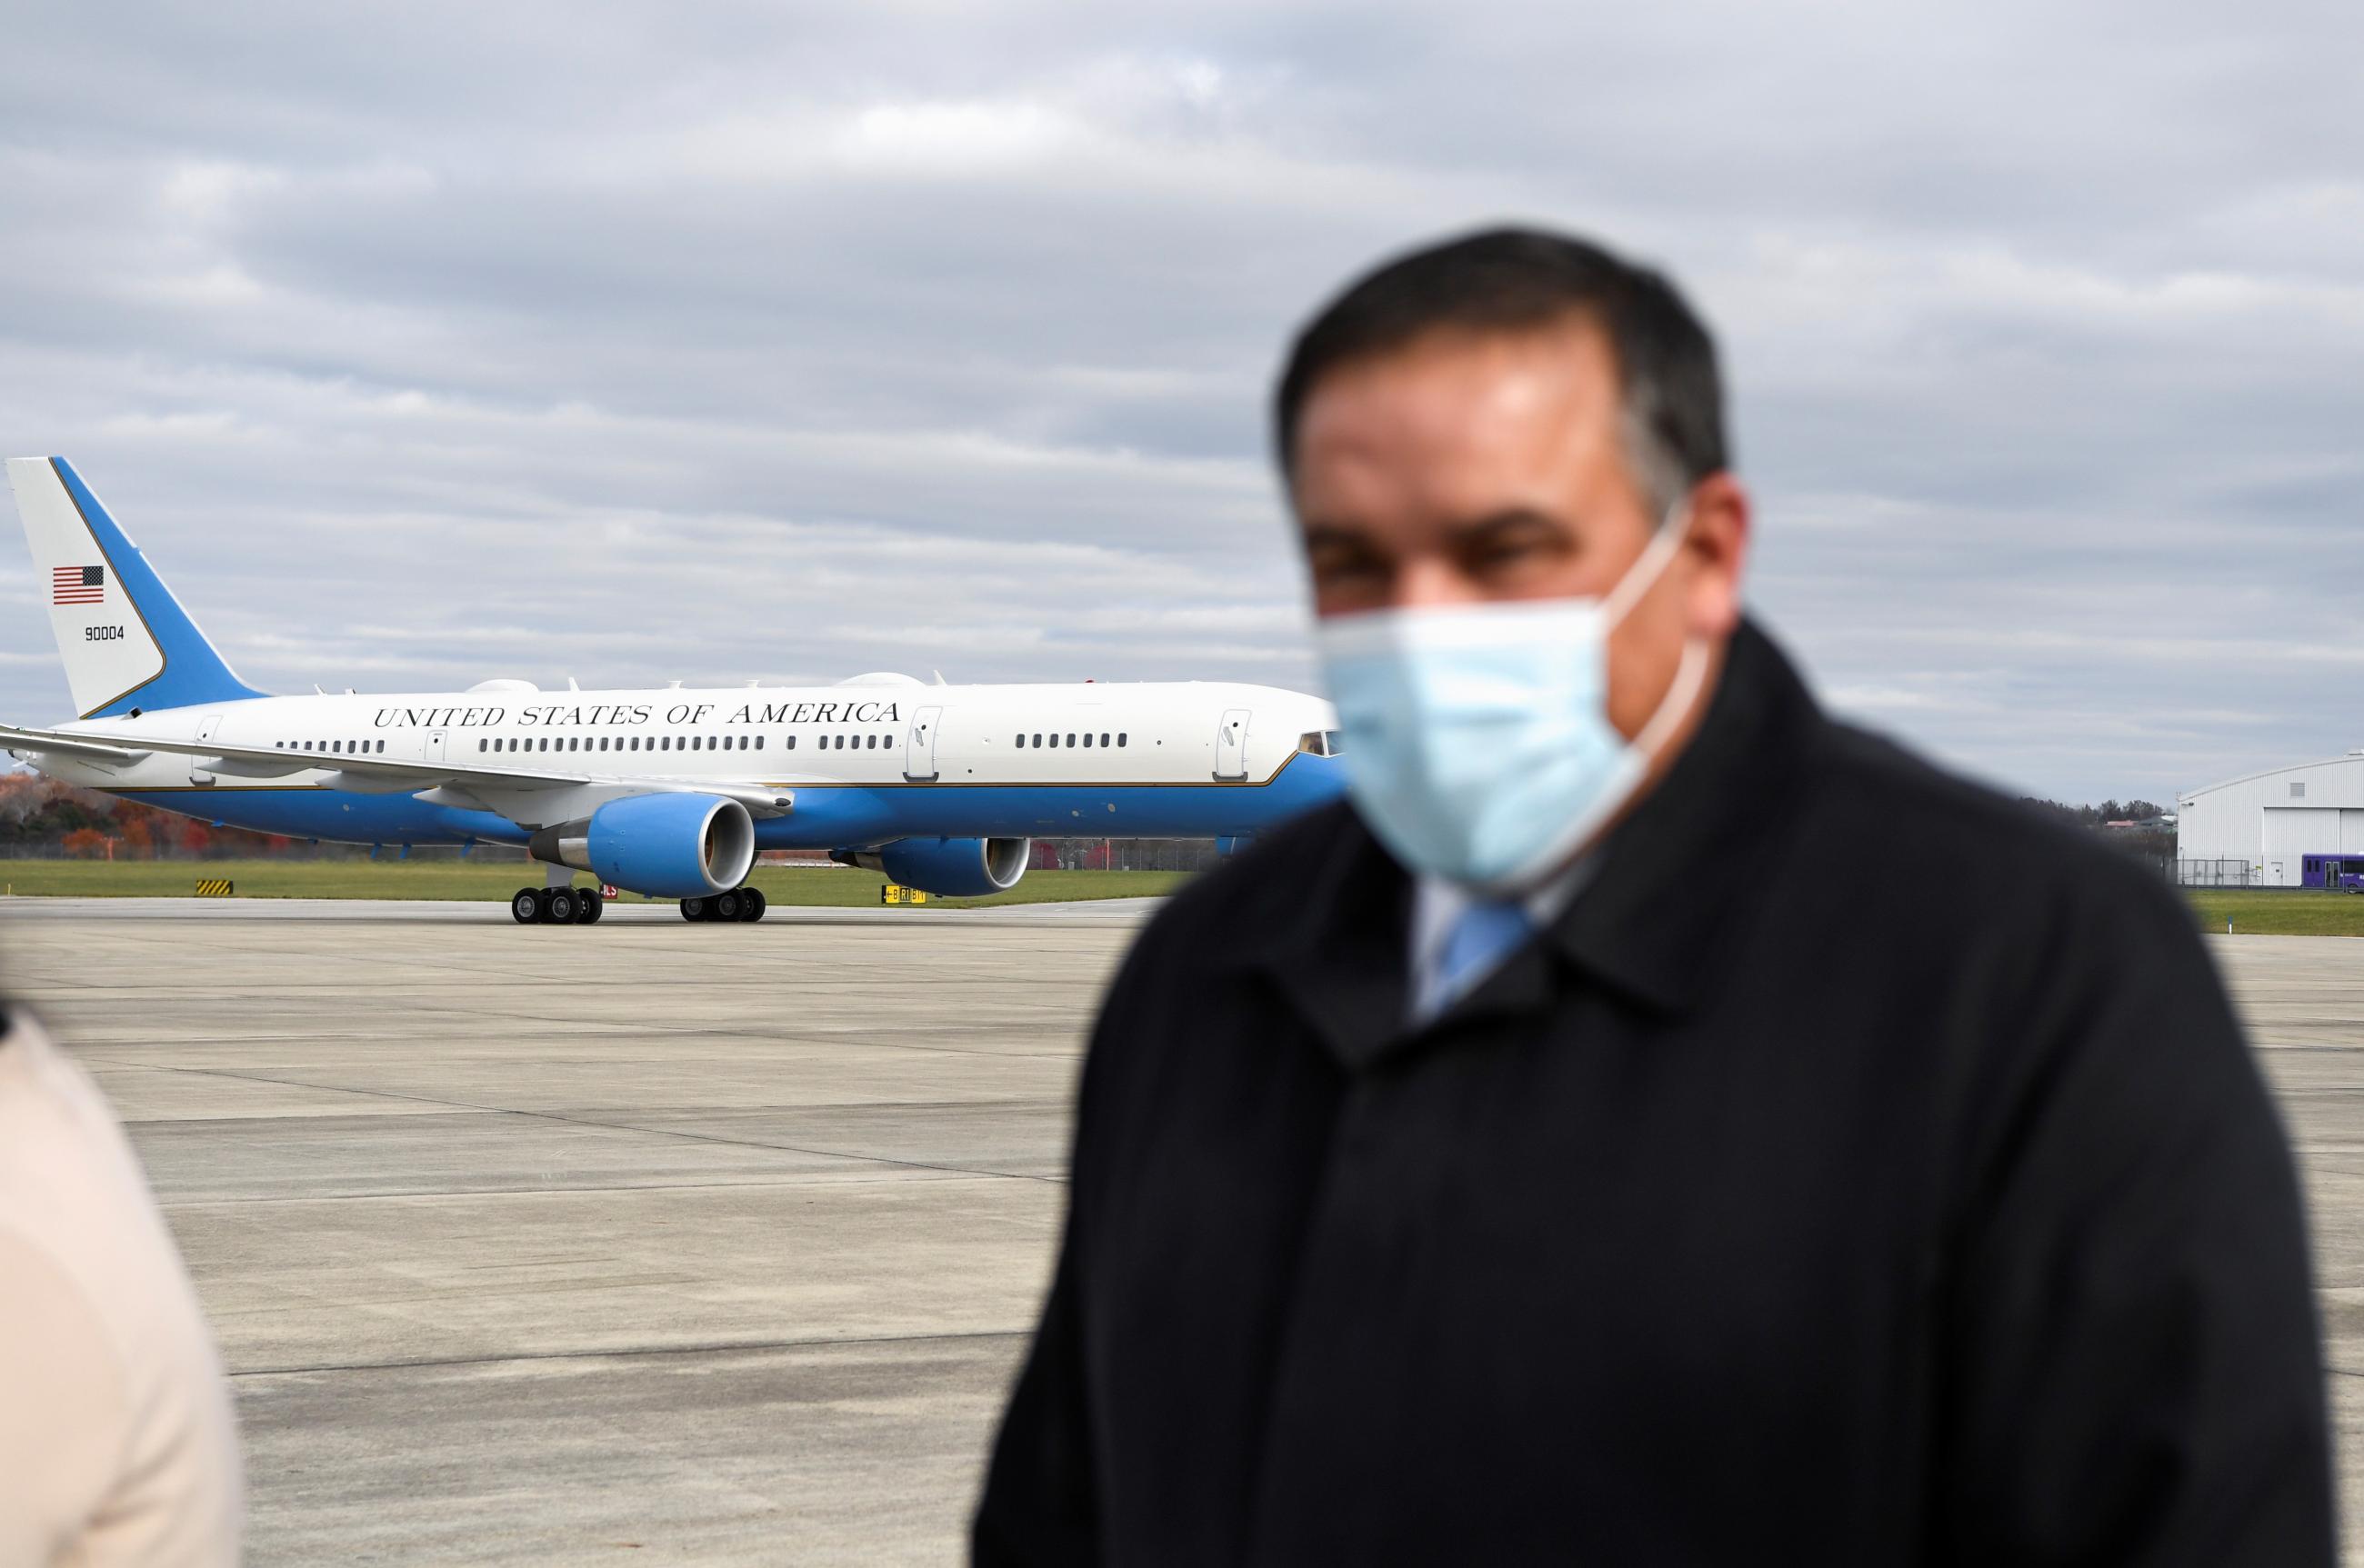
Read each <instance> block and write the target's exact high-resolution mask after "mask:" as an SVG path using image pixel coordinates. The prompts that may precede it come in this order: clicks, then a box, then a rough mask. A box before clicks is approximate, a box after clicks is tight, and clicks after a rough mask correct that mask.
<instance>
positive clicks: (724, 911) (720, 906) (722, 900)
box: [713, 888, 747, 920]
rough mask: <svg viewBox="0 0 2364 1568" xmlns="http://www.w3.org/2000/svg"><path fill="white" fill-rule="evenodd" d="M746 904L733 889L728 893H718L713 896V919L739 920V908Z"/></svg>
mask: <svg viewBox="0 0 2364 1568" xmlns="http://www.w3.org/2000/svg"><path fill="white" fill-rule="evenodd" d="M746 902H747V901H746V900H745V899H744V898H742V897H741V896H740V895H739V893H738V890H737V889H735V888H734V889H732V890H731V891H730V892H729V893H718V894H716V895H714V916H713V917H714V918H715V919H717V920H735V919H737V918H739V910H740V907H741V906H742V905H744V904H745V903H746Z"/></svg>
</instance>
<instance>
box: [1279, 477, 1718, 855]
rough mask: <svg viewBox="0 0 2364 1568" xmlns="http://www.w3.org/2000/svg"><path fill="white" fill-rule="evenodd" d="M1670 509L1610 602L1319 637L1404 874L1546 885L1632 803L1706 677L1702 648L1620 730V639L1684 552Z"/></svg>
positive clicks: (1370, 798)
mask: <svg viewBox="0 0 2364 1568" xmlns="http://www.w3.org/2000/svg"><path fill="white" fill-rule="evenodd" d="M1689 520H1690V514H1689V508H1688V507H1687V506H1686V507H1678V508H1677V509H1676V510H1674V511H1672V512H1669V513H1668V514H1667V518H1666V521H1665V522H1664V523H1662V524H1661V525H1660V526H1659V528H1658V530H1657V532H1656V534H1655V535H1654V536H1653V537H1652V538H1651V540H1650V543H1649V546H1648V548H1646V549H1645V550H1644V551H1643V552H1642V555H1641V558H1640V559H1639V560H1637V561H1635V562H1634V564H1633V565H1632V566H1631V567H1630V568H1628V569H1627V571H1626V573H1625V575H1624V576H1623V577H1622V578H1621V579H1619V581H1618V583H1617V585H1616V586H1615V587H1614V588H1612V589H1611V590H1610V592H1609V594H1608V595H1607V596H1606V597H1603V598H1599V599H1538V600H1521V601H1517V602H1514V603H1489V604H1482V605H1474V606H1455V607H1453V608H1449V609H1411V610H1376V611H1371V612H1369V613H1366V614H1363V615H1353V616H1338V617H1333V618H1332V619H1329V620H1326V621H1323V622H1321V623H1320V625H1319V627H1318V628H1316V634H1315V635H1316V639H1317V643H1318V646H1319V649H1320V651H1321V662H1322V664H1323V666H1324V667H1325V669H1326V670H1327V671H1328V673H1329V678H1330V697H1331V701H1332V702H1333V703H1335V704H1336V705H1337V708H1338V721H1339V728H1340V729H1341V730H1342V731H1343V732H1344V741H1345V746H1344V753H1345V755H1344V762H1345V765H1346V784H1347V789H1348V792H1349V793H1350V794H1351V795H1353V797H1354V801H1355V807H1356V809H1358V810H1359V811H1360V812H1361V813H1362V817H1363V820H1364V821H1365V822H1366V823H1368V824H1369V825H1370V828H1371V830H1372V831H1373V832H1374V833H1376V834H1377V835H1378V838H1379V840H1380V842H1382V843H1384V844H1385V845H1386V846H1387V847H1388V851H1389V852H1391V853H1392V854H1393V855H1394V856H1395V857H1396V859H1397V860H1398V861H1399V862H1401V863H1402V864H1403V865H1405V866H1406V867H1408V868H1410V869H1411V870H1414V871H1419V872H1426V873H1431V874H1433V875H1435V876H1441V877H1445V878H1448V879H1450V880H1452V881H1454V882H1457V883H1461V884H1466V885H1467V886H1470V887H1474V888H1478V889H1479V890H1481V891H1483V892H1488V893H1493V894H1513V893H1518V892H1522V891H1524V890H1526V889H1527V888H1530V887H1532V886H1533V885H1534V884H1536V883H1538V882H1540V881H1541V880H1543V879H1544V878H1545V877H1548V876H1549V875H1550V874H1551V873H1553V872H1555V871H1556V870H1558V869H1559V867H1560V866H1561V865H1563V864H1564V863H1566V862H1567V860H1568V859H1569V858H1570V857H1571V856H1573V855H1574V854H1575V853H1576V851H1578V850H1579V849H1581V848H1582V847H1583V846H1584V844H1585V843H1586V842H1587V841H1588V840H1590V839H1591V838H1592V836H1593V835H1594V834H1595V833H1597V832H1599V831H1600V827H1601V825H1602V824H1603V823H1605V822H1607V821H1608V820H1609V819H1610V818H1611V817H1613V816H1614V815H1615V814H1616V813H1617V811H1618V809H1619V808H1620V807H1621V806H1623V805H1624V804H1625V803H1626V802H1627V801H1628V800H1630V799H1631V798H1633V795H1634V791H1635V790H1636V789H1638V788H1639V787H1640V786H1641V784H1642V781H1643V779H1644V778H1645V776H1646V774H1647V773H1648V770H1649V763H1650V758H1651V757H1652V756H1654V755H1655V754H1656V751H1657V748H1658V747H1659V745H1661V744H1662V743H1663V742H1664V740H1665V737H1666V733H1667V731H1668V730H1670V729H1672V728H1674V726H1675V725H1676V724H1678V723H1679V722H1680V721H1681V719H1682V717H1683V715H1684V714H1686V713H1687V712H1689V708H1690V706H1691V702H1692V700H1693V699H1694V698H1695V697H1696V696H1697V695H1698V694H1699V688H1700V684H1701V681H1702V680H1703V679H1704V678H1705V675H1706V673H1707V649H1706V646H1705V645H1704V644H1702V643H1699V642H1696V641H1695V642H1692V643H1689V644H1688V645H1687V646H1686V647H1685V648H1684V650H1683V660H1682V663H1681V665H1680V667H1679V668H1678V670H1677V671H1676V673H1675V679H1674V681H1673V683H1672V684H1670V685H1669V686H1668V687H1667V695H1666V696H1665V697H1664V698H1663V699H1661V701H1660V702H1659V705H1658V711H1657V712H1656V714H1655V715H1654V716H1653V717H1651V719H1650V722H1649V723H1648V724H1647V725H1646V726H1645V727H1644V728H1643V730H1642V733H1641V734H1640V735H1638V736H1636V737H1635V738H1634V740H1632V741H1628V740H1626V739H1625V737H1624V736H1622V735H1621V734H1619V733H1618V731H1617V728H1616V727H1615V726H1614V725H1612V724H1611V723H1610V722H1609V632H1610V628H1612V627H1614V626H1615V625H1616V624H1617V623H1618V622H1619V621H1620V620H1622V618H1624V615H1625V612H1626V611H1627V610H1628V609H1630V608H1632V607H1633V605H1634V601H1635V600H1637V599H1639V598H1640V597H1641V596H1642V595H1643V593H1644V592H1645V591H1646V590H1647V589H1648V588H1649V586H1650V584H1652V583H1654V582H1656V580H1657V577H1658V574H1659V573H1661V572H1663V571H1665V570H1666V566H1667V562H1668V561H1669V560H1671V559H1673V557H1674V554H1675V551H1676V550H1678V549H1679V548H1680V547H1681V544H1682V538H1683V532H1684V529H1685V528H1687V527H1688V526H1689Z"/></svg>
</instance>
